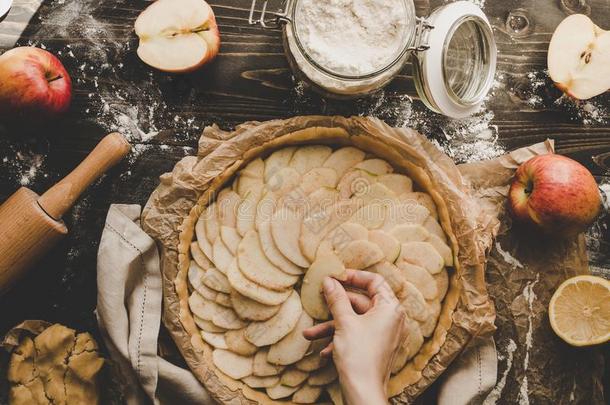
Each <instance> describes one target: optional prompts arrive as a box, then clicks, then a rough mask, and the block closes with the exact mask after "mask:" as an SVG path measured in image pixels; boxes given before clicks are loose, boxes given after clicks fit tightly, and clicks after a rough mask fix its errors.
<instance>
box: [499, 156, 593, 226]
mask: <svg viewBox="0 0 610 405" xmlns="http://www.w3.org/2000/svg"><path fill="white" fill-rule="evenodd" d="M508 199H509V208H510V211H511V212H512V214H513V217H514V218H515V219H517V220H518V221H519V222H521V223H524V224H528V225H532V226H534V227H536V228H539V229H541V230H542V231H544V232H545V233H548V234H554V235H556V236H571V235H574V234H576V233H578V232H582V231H584V230H585V229H587V227H588V226H589V225H591V223H593V221H595V218H596V217H597V216H598V215H599V213H600V209H601V194H600V192H599V189H598V187H597V183H596V181H595V179H594V178H593V175H592V174H591V173H590V172H589V171H588V170H587V169H586V168H585V167H584V166H583V165H581V164H580V163H578V162H576V161H574V160H572V159H570V158H567V157H565V156H561V155H556V154H549V155H541V156H536V157H534V158H532V159H530V160H528V161H527V162H525V163H523V164H522V165H521V166H519V168H518V169H517V171H516V173H515V177H514V178H513V181H512V184H511V186H510V190H509V196H508Z"/></svg>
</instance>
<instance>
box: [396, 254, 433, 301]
mask: <svg viewBox="0 0 610 405" xmlns="http://www.w3.org/2000/svg"><path fill="white" fill-rule="evenodd" d="M398 268H399V269H400V270H401V273H402V276H403V277H404V278H405V280H407V281H408V282H410V283H412V284H413V285H414V286H415V287H416V288H417V289H418V290H419V291H420V292H421V293H422V295H423V296H424V298H425V299H427V300H430V299H434V298H436V297H438V295H439V294H438V288H437V287H436V280H435V279H434V277H433V276H432V275H431V274H430V273H429V272H428V271H427V270H426V269H424V268H422V267H419V266H416V265H414V264H410V263H407V262H400V263H398Z"/></svg>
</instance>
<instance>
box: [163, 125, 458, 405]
mask: <svg viewBox="0 0 610 405" xmlns="http://www.w3.org/2000/svg"><path fill="white" fill-rule="evenodd" d="M305 145H326V146H325V148H326V147H329V149H328V150H330V152H331V153H332V152H334V151H336V150H338V149H340V148H342V147H346V146H352V147H354V148H357V149H358V150H361V151H363V152H364V153H365V154H366V160H374V159H378V160H379V159H380V160H381V161H385V162H387V163H389V165H390V166H391V168H392V170H393V173H399V174H403V175H406V176H407V177H408V178H409V179H411V180H412V182H413V185H414V189H416V190H417V191H420V192H421V193H423V195H427V196H429V197H430V199H431V201H432V202H433V204H434V205H435V207H436V211H437V215H438V222H439V223H440V225H441V226H442V231H443V233H444V236H446V238H447V245H448V246H450V249H451V256H452V257H451V259H452V263H451V264H452V267H451V268H450V269H449V281H448V287H447V292H446V295H445V296H444V299H443V300H442V304H441V306H440V309H437V310H438V321H437V322H436V326H435V327H434V328H433V331H432V332H431V335H430V337H429V338H426V339H425V341H424V342H423V344H422V346H421V347H420V349H419V351H418V352H417V354H416V355H415V356H413V357H412V358H411V359H410V360H409V361H408V362H407V363H406V365H405V366H404V367H402V368H401V369H400V370H399V371H398V372H397V373H395V374H393V375H392V377H391V379H390V382H389V385H388V393H389V396H390V397H394V396H396V395H399V394H400V393H401V392H403V390H404V389H405V388H406V387H408V386H410V385H412V384H415V383H417V382H418V381H419V380H420V379H421V378H422V372H423V371H424V369H425V368H426V366H427V365H428V363H429V362H430V360H431V359H432V358H433V357H434V356H435V355H436V354H437V353H438V352H439V350H440V348H441V346H442V345H443V344H444V343H445V340H446V338H447V333H448V330H449V329H450V327H451V325H452V314H453V312H454V310H455V308H456V305H457V303H458V300H459V297H460V294H461V284H460V283H459V280H458V275H459V274H460V268H461V266H460V261H459V256H458V253H459V245H458V239H457V238H456V236H455V235H454V233H453V228H452V224H451V221H450V218H449V210H448V206H447V203H446V201H445V200H444V199H443V198H442V196H441V194H440V193H439V192H438V191H437V186H436V185H435V184H434V182H433V180H432V179H431V177H430V175H429V174H428V173H427V172H426V170H424V169H423V168H422V166H423V165H421V164H420V162H418V161H417V158H416V157H414V156H411V155H407V154H405V153H401V151H400V150H399V149H397V148H395V147H392V145H389V144H386V143H384V142H381V141H380V140H378V139H373V138H371V137H366V136H358V135H351V134H350V133H348V132H347V131H346V130H345V129H343V128H339V127H336V128H325V127H312V128H307V129H302V130H298V131H295V132H291V133H288V134H285V135H282V136H279V137H277V138H274V139H272V140H270V141H268V142H265V143H264V144H262V145H260V146H256V147H253V148H251V149H249V150H248V151H247V152H246V153H244V155H243V156H242V158H241V159H239V160H236V161H235V163H234V164H233V165H231V166H230V167H228V168H227V169H226V170H224V171H223V172H222V173H221V174H220V175H219V176H217V177H216V178H215V179H214V180H213V181H212V182H211V184H210V186H209V188H208V189H207V190H206V191H205V192H204V193H203V194H202V195H201V197H200V198H199V201H198V202H197V204H196V205H195V206H194V207H193V208H192V210H191V211H190V214H189V215H188V217H187V218H185V220H184V222H183V224H182V226H181V229H180V237H179V240H180V242H179V246H178V273H177V276H176V278H175V280H173V282H174V286H175V291H176V293H177V295H178V298H179V303H180V310H179V320H180V322H181V324H182V325H183V327H184V329H185V330H186V332H187V333H188V334H189V335H190V342H191V344H192V345H193V347H194V348H195V350H196V352H197V353H198V355H200V356H201V359H202V361H201V364H203V365H204V368H205V369H204V370H201V368H200V369H199V370H198V371H199V372H198V373H196V375H197V376H198V377H199V378H200V380H201V381H202V383H203V384H204V385H205V386H206V387H207V388H208V389H209V390H210V392H211V394H212V395H213V396H215V397H216V399H218V400H219V401H221V402H223V401H227V400H228V399H229V398H231V399H233V400H235V399H239V400H240V401H241V403H261V404H267V403H290V402H286V401H275V400H272V399H271V398H270V397H269V396H268V395H267V393H266V392H265V391H264V390H263V389H253V388H251V387H249V386H247V385H246V384H245V383H244V382H242V381H240V380H237V379H233V378H231V377H229V376H228V375H226V374H225V373H223V372H222V371H220V369H218V367H216V365H215V364H214V360H213V352H214V348H213V347H212V346H211V345H210V344H209V343H207V342H206V341H204V339H203V338H202V335H201V333H200V328H199V327H198V326H197V323H196V321H201V319H199V320H198V319H196V317H195V316H194V314H193V312H192V309H191V307H190V306H189V297H190V296H191V291H192V290H193V286H192V285H191V287H189V281H188V280H189V277H188V273H189V267H191V266H192V265H191V261H192V260H193V259H192V258H193V256H194V255H195V254H198V253H201V252H195V253H191V244H192V243H193V241H194V240H196V226H197V221H198V220H199V218H200V217H201V215H202V214H203V213H204V212H205V211H206V208H208V206H210V205H212V204H213V203H214V202H215V201H216V196H220V193H221V191H222V190H223V189H227V188H230V187H231V185H232V184H233V183H234V182H235V179H236V178H239V179H241V178H243V177H244V176H246V177H247V176H252V177H254V178H255V177H256V176H257V174H252V173H250V171H248V172H247V173H246V174H245V175H244V173H243V172H240V171H241V170H243V169H244V168H246V166H248V165H249V164H250V163H251V162H256V163H255V164H253V165H251V166H248V169H247V170H250V169H252V170H251V171H256V170H258V169H257V168H256V166H257V165H258V162H259V161H260V160H259V158H262V159H266V158H268V157H269V156H270V155H271V154H272V153H273V152H275V151H278V150H282V149H284V148H287V147H296V148H297V150H299V149H303V148H305ZM322 149H323V148H320V150H322ZM293 156H294V155H293ZM331 156H332V155H331ZM327 158H328V156H327V157H326V158H325V159H327ZM325 159H324V160H325ZM304 160H305V161H306V162H305V165H306V164H307V163H308V162H307V160H308V159H304ZM312 160H315V159H313V158H312ZM321 161H322V159H321ZM299 165H300V163H299V162H297V163H295V166H297V167H299V168H300V166H299ZM316 167H319V166H316ZM365 169H366V170H365V171H369V170H373V171H375V170H385V169H384V168H383V164H382V163H379V162H373V163H370V166H366V167H365ZM301 174H302V175H303V174H304V173H301ZM262 176H263V178H264V176H265V175H264V173H263V175H262ZM378 176H379V175H378ZM337 181H340V179H338V180H337ZM243 187H246V183H244V185H243ZM248 187H250V186H248ZM246 188H247V187H246ZM255 189H256V186H253V188H252V190H255ZM234 190H237V192H239V191H240V190H239V189H236V188H235V187H234ZM409 191H411V190H409ZM254 192H255V191H251V193H254ZM246 195H252V194H247V192H246ZM419 205H420V206H424V205H425V204H419ZM433 216H434V215H432V216H430V218H433ZM422 225H423V223H422ZM372 226H373V228H372V229H377V228H374V227H375V225H372ZM209 228H210V229H212V232H215V231H214V230H213V229H214V225H210V226H209ZM392 229H393V228H392ZM392 229H390V228H388V229H386V231H387V232H386V233H390V232H391V231H392ZM369 235H370V233H369ZM242 236H243V235H242ZM215 237H216V238H221V236H220V234H218V235H216V236H215ZM242 241H243V239H242ZM383 246H385V244H384V245H383ZM212 256H213V253H212ZM210 259H211V261H212V263H213V264H215V265H216V267H219V266H218V263H214V257H212V258H210ZM291 259H292V261H293V262H296V263H295V264H296V265H299V264H302V262H301V260H302V259H301V258H291ZM305 259H307V258H306V257H305ZM405 260H410V259H405ZM410 264H411V265H413V264H414V263H413V262H412V261H411V262H410ZM420 264H421V263H420ZM422 266H423V264H422ZM430 266H431V267H434V265H430ZM223 270H225V272H226V269H223ZM433 271H437V270H433ZM443 271H444V270H443ZM250 276H252V275H251V274H250ZM261 277H262V276H261ZM295 277H296V278H298V279H301V278H302V276H298V275H297V276H295ZM286 279H287V280H288V281H287V282H290V277H286ZM263 281H265V280H264V279H261V280H259V282H263ZM191 284H192V283H191ZM267 287H269V286H267ZM283 287H284V285H273V286H272V289H276V290H278V291H282V289H283ZM217 288H222V287H217ZM220 292H221V293H222V291H220ZM219 305H220V304H219ZM426 320H427V317H424V318H423V319H421V320H419V322H420V325H422V324H423V323H425V321H426ZM242 321H243V322H244V324H249V323H251V322H253V321H249V320H242ZM224 326H227V325H224ZM428 328H429V326H428ZM330 391H332V388H331V389H330ZM331 397H332V395H331ZM287 398H290V396H288V397H287Z"/></svg>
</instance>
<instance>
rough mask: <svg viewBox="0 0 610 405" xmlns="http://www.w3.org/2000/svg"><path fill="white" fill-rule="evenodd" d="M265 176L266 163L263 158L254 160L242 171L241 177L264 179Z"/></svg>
mask: <svg viewBox="0 0 610 405" xmlns="http://www.w3.org/2000/svg"><path fill="white" fill-rule="evenodd" d="M264 174H265V162H264V161H263V159H261V158H257V159H254V160H253V161H251V162H250V163H248V164H247V165H246V167H244V168H243V169H241V170H240V172H239V175H240V176H246V177H252V178H255V179H262V178H263V176H264Z"/></svg>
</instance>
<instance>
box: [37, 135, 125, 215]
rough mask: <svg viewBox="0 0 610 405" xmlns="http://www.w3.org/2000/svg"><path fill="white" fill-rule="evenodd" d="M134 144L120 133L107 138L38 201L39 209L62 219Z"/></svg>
mask: <svg viewBox="0 0 610 405" xmlns="http://www.w3.org/2000/svg"><path fill="white" fill-rule="evenodd" d="M130 150H131V145H129V142H127V140H126V139H125V137H124V136H123V135H121V134H119V133H118V132H114V133H111V134H109V135H106V136H105V137H104V138H103V139H102V140H101V141H100V143H98V144H97V146H96V147H95V149H93V151H92V152H91V153H90V154H89V155H88V156H87V157H86V158H85V160H83V161H82V162H81V164H79V165H78V166H77V167H76V168H75V169H74V170H73V171H72V172H71V173H70V174H68V175H67V176H66V177H64V178H63V179H62V180H61V181H60V182H59V183H57V184H55V185H54V186H53V187H51V188H50V189H49V190H47V192H46V193H44V194H43V195H42V196H40V198H39V199H38V204H39V205H40V207H41V208H42V209H43V210H44V211H45V212H46V213H47V214H48V215H49V216H50V217H52V218H54V219H55V220H59V219H60V218H61V217H62V216H63V214H64V213H65V212H66V211H68V210H69V209H70V207H72V205H73V204H74V202H75V201H76V199H77V198H78V197H79V196H80V195H81V194H82V192H83V191H84V190H85V189H86V188H87V187H88V186H89V185H90V184H91V183H93V182H94V181H95V180H96V179H97V178H98V177H100V176H101V175H102V174H104V172H106V171H107V170H108V169H110V168H111V167H112V166H114V165H115V164H117V163H118V162H119V161H121V159H123V158H124V157H125V156H126V155H127V154H128V153H129V151H130Z"/></svg>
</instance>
